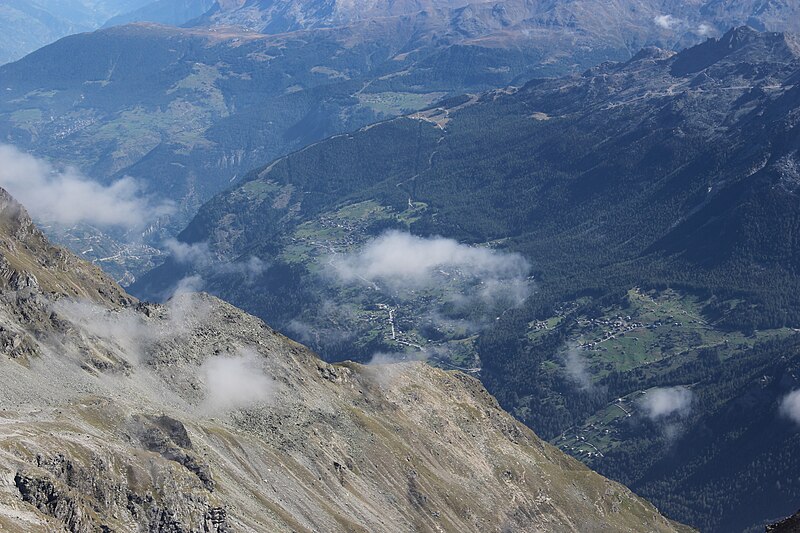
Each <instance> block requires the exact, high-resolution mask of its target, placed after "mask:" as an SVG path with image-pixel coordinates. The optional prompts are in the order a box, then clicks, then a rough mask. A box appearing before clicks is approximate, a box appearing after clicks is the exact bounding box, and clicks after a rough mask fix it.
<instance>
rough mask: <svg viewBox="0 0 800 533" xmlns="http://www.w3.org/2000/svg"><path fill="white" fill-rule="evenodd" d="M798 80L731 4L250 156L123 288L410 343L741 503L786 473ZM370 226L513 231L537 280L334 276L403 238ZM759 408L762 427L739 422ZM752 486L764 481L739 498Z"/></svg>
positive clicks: (747, 516)
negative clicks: (516, 284) (662, 32)
mask: <svg viewBox="0 0 800 533" xmlns="http://www.w3.org/2000/svg"><path fill="white" fill-rule="evenodd" d="M799 79H800V46H798V40H797V38H796V37H794V36H791V35H786V34H778V33H758V32H756V31H754V30H752V29H750V28H746V27H743V28H738V29H736V30H732V31H730V32H728V33H727V34H726V35H724V36H723V37H721V38H720V39H714V40H710V41H708V42H706V43H704V44H702V45H698V46H697V47H693V48H691V49H688V50H686V51H683V52H680V53H678V54H675V53H673V52H669V51H664V50H659V49H645V50H643V51H642V52H641V53H639V54H637V55H636V56H635V57H634V58H632V59H631V60H630V61H627V62H625V63H619V64H604V65H601V66H599V67H596V68H594V69H590V70H589V71H587V72H586V73H584V74H583V75H581V76H573V77H567V78H562V79H556V80H536V81H533V82H531V83H529V84H527V85H526V86H524V87H522V88H520V89H519V90H513V89H512V90H507V91H495V92H490V93H487V94H484V95H481V96H465V97H460V98H454V99H451V100H448V101H446V102H443V103H441V104H439V105H437V106H434V107H432V108H430V109H428V110H425V111H422V112H420V113H417V114H414V115H411V116H409V117H407V118H403V119H397V120H393V121H389V122H385V123H382V124H378V125H375V126H372V127H369V128H364V129H362V130H360V131H358V132H356V133H353V134H350V135H340V136H337V137H334V138H331V139H329V140H327V141H324V142H322V143H318V144H315V145H313V146H310V147H308V148H306V149H304V150H301V151H299V152H296V153H294V154H291V155H289V156H287V157H285V158H281V159H279V160H277V161H275V162H273V163H271V164H270V165H268V166H266V167H263V168H261V169H258V170H256V171H254V172H252V173H251V174H250V175H249V176H248V177H247V178H246V179H245V180H244V182H243V183H242V184H240V185H238V186H234V187H233V188H231V190H229V191H227V192H226V193H223V194H221V195H219V196H217V197H216V198H215V199H213V200H212V201H211V202H209V203H208V204H206V205H205V206H204V207H203V208H202V209H201V210H200V212H199V214H198V216H197V217H196V218H195V219H194V220H193V221H192V223H191V224H190V225H189V226H188V227H187V228H186V229H185V230H184V232H183V233H181V235H180V236H179V239H180V241H181V242H182V243H183V245H184V247H180V246H176V249H177V250H184V252H185V251H186V250H187V249H191V250H194V251H196V252H197V254H198V255H201V256H202V260H198V258H197V257H196V256H190V254H188V253H183V254H177V253H176V254H175V255H174V256H173V257H172V258H171V259H170V260H168V261H167V262H166V263H165V264H164V266H162V267H160V268H158V269H156V270H154V271H153V272H151V273H150V274H148V275H147V276H145V277H144V278H142V280H141V281H140V282H139V283H138V284H136V285H135V286H134V288H133V291H134V293H135V294H139V295H143V296H148V297H157V296H158V295H159V294H161V293H164V292H169V290H170V288H171V287H174V286H175V285H176V284H177V283H178V282H179V281H180V280H182V279H184V278H187V277H190V276H198V275H199V276H201V277H202V278H203V279H204V280H205V283H206V285H205V286H206V287H207V288H208V290H210V291H211V292H213V293H215V294H217V295H219V296H221V297H223V298H225V299H227V300H229V301H231V302H233V303H235V304H236V305H239V306H241V307H243V308H244V309H247V310H249V311H250V312H253V313H255V314H257V315H259V316H262V317H265V318H267V319H268V320H270V321H271V322H272V323H274V324H275V325H276V326H278V327H279V329H282V330H284V331H287V332H290V333H291V334H293V335H296V336H297V337H298V338H301V339H303V340H304V341H305V342H308V343H311V344H312V345H313V346H314V347H315V348H317V349H319V350H320V351H321V352H322V353H326V354H329V356H330V357H334V358H336V357H342V358H351V357H356V356H357V357H360V358H363V359H364V360H369V358H370V357H371V356H372V355H373V354H374V353H376V352H379V353H385V352H407V353H408V356H409V357H418V356H419V355H420V354H422V355H423V356H427V357H432V358H433V359H434V360H435V361H437V362H438V363H440V364H442V365H445V366H447V365H456V366H460V367H464V368H467V369H471V370H472V371H474V372H477V373H479V375H480V377H481V379H482V380H483V381H484V383H485V384H486V385H487V387H488V388H489V390H490V391H492V393H493V394H495V395H497V396H498V398H499V400H500V402H501V404H502V405H503V406H504V407H506V408H507V409H509V410H511V411H512V412H513V413H514V414H515V415H517V416H518V417H519V418H521V419H522V420H524V421H525V422H526V423H528V424H530V425H531V427H533V428H534V429H535V430H536V431H537V432H539V433H540V434H543V435H545V436H546V437H547V438H551V439H553V441H554V442H557V443H558V444H559V445H560V446H562V448H563V449H566V450H568V451H570V452H572V453H574V454H576V455H578V456H580V457H581V458H582V459H583V460H585V461H587V462H590V463H591V464H592V465H594V466H595V467H597V468H600V469H601V470H602V471H604V472H606V473H608V474H609V475H613V476H614V477H615V478H617V479H620V480H624V482H626V483H628V484H630V485H632V486H633V487H635V488H641V490H643V491H644V493H645V494H647V495H648V497H650V498H652V499H653V500H654V501H656V502H658V504H659V506H661V507H662V508H663V509H665V510H666V512H667V513H672V514H671V515H670V516H673V517H675V518H678V519H681V520H683V521H686V522H689V523H693V524H695V525H697V526H699V527H702V528H703V529H704V530H709V531H731V528H741V529H745V528H748V527H751V526H753V527H757V526H758V524H763V523H766V521H768V520H772V519H775V518H778V517H780V516H782V515H785V514H787V513H789V512H791V511H792V510H793V509H794V508H795V507H796V498H797V497H800V487H799V486H798V485H797V483H796V476H795V475H794V472H796V466H795V463H794V462H793V461H791V460H787V459H786V456H787V455H786V454H787V450H790V449H792V447H794V446H796V445H797V439H798V433H797V431H796V429H795V427H794V426H793V423H792V422H791V420H789V419H787V418H786V417H784V416H783V415H781V411H780V408H779V406H780V405H781V401H782V398H783V396H785V395H786V394H789V393H790V392H791V391H792V390H793V389H795V388H797V387H798V386H800V384H798V382H797V379H796V377H795V376H796V375H797V373H796V368H797V363H798V360H800V359H798V357H799V355H798V349H797V345H796V342H797V339H796V332H795V331H794V330H793V329H792V328H796V327H797V326H798V324H799V323H800V317H798V315H797V309H798V304H800V302H798V301H797V299H796V295H797V294H798V288H799V287H798V286H797V277H796V272H797V270H798V266H800V263H799V262H798V261H799V259H800V255H798V253H800V249H798V247H797V239H796V238H795V237H796V233H797V232H796V228H797V227H798V220H800V212H798V208H797V206H798V203H797V190H796V183H797V172H796V170H797V169H796V166H797V154H798V150H800V136H798V133H799V132H800V130H798V124H800V122H798V117H800V88H798V85H797V81H798V80H799ZM387 229H388V230H394V231H397V230H400V231H410V232H411V233H413V234H415V235H417V236H418V238H427V241H425V242H429V243H434V244H435V243H441V240H437V239H433V236H436V235H440V236H444V237H446V238H451V239H454V240H456V241H458V242H460V243H466V244H472V245H476V246H478V248H480V247H483V248H491V249H494V250H495V252H496V254H503V253H505V254H513V253H516V254H521V255H522V256H523V257H524V258H525V259H526V260H527V261H528V262H529V264H530V266H531V270H530V273H531V274H532V275H533V279H534V281H533V283H531V282H530V280H525V279H518V280H516V281H520V282H522V283H525V284H527V285H528V286H529V288H530V290H532V291H533V293H534V294H533V296H532V297H530V298H529V299H528V300H527V301H526V303H525V304H524V305H521V306H519V307H518V308H513V306H510V307H512V308H508V307H506V308H500V309H497V310H495V309H490V310H489V311H488V312H487V311H481V310H480V305H478V304H476V303H475V300H470V299H469V298H468V296H469V295H470V294H474V293H475V291H477V290H480V286H476V285H475V284H472V285H470V282H469V280H466V281H465V280H464V279H463V272H459V271H458V270H456V269H455V267H454V266H453V265H452V264H450V263H446V264H444V266H441V265H436V267H435V268H438V269H439V270H440V271H441V272H438V273H436V274H435V275H436V276H440V277H436V278H434V279H436V280H442V281H441V282H440V286H441V287H443V288H442V289H441V290H439V289H437V288H430V286H423V287H422V288H420V287H418V286H411V289H412V290H411V291H410V292H411V293H412V294H408V292H409V291H406V292H405V293H404V292H403V290H402V286H401V288H400V289H398V288H397V287H398V285H402V283H406V284H408V277H405V278H404V277H403V276H402V275H398V276H397V279H392V278H386V277H384V278H379V277H372V274H370V272H373V271H374V270H373V269H372V266H373V265H370V264H367V265H366V266H364V267H363V268H362V269H361V270H355V274H356V275H351V276H350V277H349V278H343V277H342V276H341V274H340V272H341V271H342V265H344V266H345V267H350V268H357V267H361V266H362V262H363V261H365V260H366V259H369V258H371V257H374V251H375V250H376V249H377V247H378V246H386V247H388V246H389V245H390V244H391V245H394V246H398V245H400V244H403V243H405V242H407V241H403V240H401V239H398V238H397V237H396V236H395V235H396V233H392V232H390V233H388V234H386V233H384V232H385V231H386V230H387ZM381 235H383V237H381ZM387 235H388V236H387ZM412 242H413V241H412ZM398 243H399V244H398ZM448 246H451V247H452V246H454V245H452V244H450V245H448ZM186 247H188V248H186ZM381 249H384V250H386V249H388V248H381ZM422 249H423V250H428V248H422ZM457 249H458V250H463V249H462V248H457ZM403 250H411V251H412V252H413V251H414V250H415V248H413V247H407V248H403ZM415 253H422V252H415ZM459 253H461V252H459ZM464 253H467V252H464ZM391 257H393V258H394V260H396V261H398V262H400V263H401V264H404V265H406V263H404V261H408V263H407V265H413V264H414V261H422V260H423V259H420V258H419V257H417V256H416V255H414V254H411V253H407V254H406V255H405V256H404V254H402V253H401V254H397V255H392V256H391ZM365 258H366V259H365ZM253 260H258V261H260V264H262V265H267V267H266V268H265V269H264V270H263V271H262V272H259V273H258V274H257V275H255V276H251V275H250V274H249V273H248V272H246V271H245V270H243V269H241V268H232V266H231V265H241V264H246V263H247V262H249V261H253ZM376 264H377V263H376ZM337 265H338V266H337ZM353 265H355V267H353ZM463 265H468V262H463V263H456V266H463ZM379 266H380V268H384V269H385V266H384V265H379ZM375 268H377V267H375ZM407 268H412V267H410V266H408V267H407ZM385 270H386V269H385ZM397 270H398V271H402V269H401V268H398V269H397ZM462 270H463V268H462ZM358 275H360V276H361V279H359V278H358V277H357V276H358ZM397 280H399V282H398V281H397ZM495 281H497V278H490V279H488V282H490V283H494V282H495ZM287 286H288V287H292V291H291V297H290V295H289V292H288V291H287V290H286V289H284V288H283V287H287ZM484 286H486V283H484ZM454 287H455V290H454V289H453V288H454ZM437 291H438V292H437ZM463 301H467V302H470V303H471V305H473V306H474V307H475V309H472V308H468V309H466V310H465V309H463V308H459V305H458V303H459V302H463ZM493 311H494V314H489V313H491V312H493ZM387 314H388V320H387V318H385V317H386V315H387ZM459 324H461V326H459ZM464 324H468V326H464ZM398 330H399V331H400V334H399V335H398V333H397V332H398ZM415 354H416V355H415ZM734 377H735V378H736V379H734ZM675 387H677V388H678V389H677V391H678V392H675V391H672V392H674V393H675V394H678V395H681V394H684V395H685V396H683V397H691V398H694V400H693V401H692V402H687V403H686V405H685V409H684V410H681V409H677V408H676V409H674V410H671V411H667V413H668V414H669V415H670V416H665V417H660V415H658V416H657V415H652V416H654V417H655V419H652V418H651V415H650V414H648V413H650V411H648V409H647V408H646V407H645V405H646V397H647V395H648V394H649V393H655V394H659V393H660V392H659V390H660V389H663V388H667V389H672V388H675ZM685 390H688V391H690V392H681V391H685ZM618 400H619V401H618ZM642 402H645V403H642ZM617 404H619V405H621V407H619V405H617ZM742 406H747V408H746V409H745V408H743V407H742ZM730 413H739V414H740V416H738V417H737V416H733V415H731V414H730ZM620 414H621V416H620ZM626 415H630V419H628V418H627V416H626ZM672 417H676V419H675V420H673V418H672ZM756 420H760V421H763V423H764V425H765V430H764V432H763V434H761V433H758V432H756V433H752V432H749V431H748V430H747V428H748V422H746V421H756ZM709 428H714V430H713V431H710V430H709ZM678 430H679V431H678ZM573 437H575V438H573ZM676 439H677V441H676ZM587 441H588V442H589V443H590V444H591V446H590V445H588V444H585V442H587ZM684 446H685V447H686V449H685V450H684V448H683V447H684ZM676 449H677V450H684V451H685V453H673V450H676ZM643 457H646V458H647V460H644V459H642V458H643ZM734 457H735V459H733V458H734ZM765 461H766V462H769V463H770V464H773V465H778V466H774V467H770V469H768V470H769V471H768V472H767V471H765V470H764V469H763V468H760V467H759V465H762V464H764V463H765ZM712 465H713V466H712ZM753 486H756V487H763V491H762V493H763V494H764V500H763V502H762V504H761V505H756V506H749V505H743V502H746V501H750V500H751V498H752V496H751V494H750V492H751V491H752V487H753ZM776 487H779V488H776ZM759 501H761V500H759Z"/></svg>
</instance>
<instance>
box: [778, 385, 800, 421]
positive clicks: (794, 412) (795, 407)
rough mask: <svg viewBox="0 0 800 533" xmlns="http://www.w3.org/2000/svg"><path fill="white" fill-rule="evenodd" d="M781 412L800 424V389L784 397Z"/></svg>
mask: <svg viewBox="0 0 800 533" xmlns="http://www.w3.org/2000/svg"><path fill="white" fill-rule="evenodd" d="M780 412H781V414H782V415H783V416H785V417H786V418H788V419H789V420H791V421H793V422H794V423H796V424H800V389H798V390H795V391H792V392H790V393H789V394H787V395H786V396H784V397H783V399H782V400H781V406H780Z"/></svg>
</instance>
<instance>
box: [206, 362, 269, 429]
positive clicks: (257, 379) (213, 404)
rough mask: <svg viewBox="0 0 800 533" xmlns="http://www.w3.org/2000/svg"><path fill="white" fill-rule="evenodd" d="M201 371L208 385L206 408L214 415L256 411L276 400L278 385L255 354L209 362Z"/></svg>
mask: <svg viewBox="0 0 800 533" xmlns="http://www.w3.org/2000/svg"><path fill="white" fill-rule="evenodd" d="M201 371H202V374H203V379H204V381H205V384H206V399H205V402H204V403H203V406H202V407H203V409H204V410H206V411H207V412H209V413H211V414H214V413H225V412H228V411H232V410H236V409H246V408H248V407H254V406H256V405H259V404H264V403H267V402H269V401H270V400H271V399H272V397H273V391H274V389H275V382H274V381H273V380H272V379H271V378H269V377H267V375H266V374H265V373H264V370H263V367H262V365H261V357H260V356H259V355H258V353H256V352H255V351H253V350H249V349H244V350H240V351H239V353H238V354H237V355H235V356H233V357H226V356H216V357H212V358H210V359H207V360H206V362H205V363H203V366H202V368H201Z"/></svg>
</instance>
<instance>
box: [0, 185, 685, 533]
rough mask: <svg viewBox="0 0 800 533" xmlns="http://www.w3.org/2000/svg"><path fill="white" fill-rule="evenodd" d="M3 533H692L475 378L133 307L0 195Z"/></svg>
mask: <svg viewBox="0 0 800 533" xmlns="http://www.w3.org/2000/svg"><path fill="white" fill-rule="evenodd" d="M0 218H2V220H3V224H2V226H1V227H0V234H1V235H2V248H1V249H0V251H1V252H2V262H3V270H2V273H3V275H2V286H0V313H2V315H3V327H2V330H1V331H0V335H2V340H3V342H2V357H0V375H2V380H3V383H4V386H3V388H2V392H0V405H2V415H0V421H2V423H0V433H1V434H2V446H0V471H2V472H3V479H4V480H7V482H4V483H3V484H2V486H0V526H2V529H3V530H4V531H11V532H16V531H20V532H23V531H33V530H36V531H43V530H47V531H56V530H59V531H60V530H64V531H72V532H89V531H100V530H114V531H142V530H147V531H153V532H166V531H170V532H189V531H212V532H220V531H231V530H237V531H289V530H292V531H321V530H324V531H354V530H357V531H367V530H371V531H375V530H381V531H407V530H409V529H414V530H417V531H441V530H447V531H486V530H495V529H501V528H509V529H513V530H518V531H521V530H533V529H537V530H538V529H547V530H548V531H574V530H576V529H581V530H582V531H607V530H608V529H609V528H610V529H612V530H614V531H641V530H642V529H643V528H644V529H647V530H648V531H659V532H661V531H663V532H673V531H688V529H687V528H684V527H682V526H679V525H677V524H673V523H671V522H669V521H667V520H666V519H664V518H663V517H661V516H660V515H659V514H658V512H657V511H656V510H655V508H654V507H652V506H651V505H650V504H648V503H647V502H645V501H643V500H641V499H640V498H638V497H636V496H635V495H633V494H632V493H631V492H630V491H628V490H627V489H625V488H624V487H622V486H620V485H618V484H616V483H613V482H611V481H608V480H606V479H604V478H602V477H601V476H599V475H597V474H595V473H593V472H591V471H590V470H589V469H587V468H586V467H584V466H583V465H581V464H580V463H579V462H577V461H575V460H574V459H571V458H568V457H567V456H566V455H564V454H563V453H562V452H560V451H558V450H557V449H556V448H554V447H552V446H550V445H548V444H545V443H544V442H542V441H541V440H539V439H538V438H537V437H536V436H535V435H534V434H533V433H532V432H531V431H530V430H528V429H526V428H525V427H523V426H522V425H521V424H520V423H518V422H516V421H515V420H513V419H512V418H511V417H510V416H509V415H508V414H507V413H505V412H503V411H502V410H501V409H500V408H499V406H498V405H497V403H496V402H495V401H494V399H493V398H492V397H491V396H489V394H488V393H487V392H486V391H485V390H484V389H483V388H482V387H481V386H480V384H479V383H478V382H477V381H476V380H475V379H473V378H470V377H467V376H465V375H463V374H460V373H457V372H444V371H441V370H437V369H434V368H432V367H430V366H427V365H424V364H421V363H411V364H403V365H380V364H375V365H371V366H362V365H358V364H355V363H345V364H340V365H330V364H327V363H324V362H322V361H321V360H319V359H318V358H317V357H316V356H315V355H314V354H312V353H311V352H310V351H308V350H307V349H306V348H304V347H303V346H301V345H299V344H296V343H294V342H292V341H290V340H288V339H286V338H285V337H283V336H281V335H280V334H278V333H276V332H274V331H273V330H272V329H270V328H269V327H268V326H266V325H265V324H264V323H263V322H261V321H260V320H258V319H256V318H254V317H252V316H249V315H247V314H245V313H244V312H242V311H240V310H238V309H236V308H234V307H232V306H230V305H228V304H225V303H223V302H221V301H219V300H217V299H215V298H213V297H210V296H207V295H201V294H189V293H183V294H180V295H176V297H175V298H174V299H173V300H171V301H170V302H169V303H167V304H166V305H153V304H143V303H139V302H137V301H136V300H135V299H133V298H131V297H130V296H128V295H126V294H125V293H124V292H123V291H122V289H120V287H119V286H117V285H116V284H115V283H114V282H113V281H111V280H109V279H108V278H107V277H105V275H103V274H102V273H101V272H100V271H99V270H98V269H97V268H96V267H93V266H91V265H90V264H88V263H85V262H83V261H81V260H79V259H77V258H75V257H74V256H72V255H71V254H69V253H68V252H66V251H64V250H63V249H59V248H55V247H53V246H51V245H50V244H49V243H48V242H47V241H46V239H45V238H44V236H43V235H42V233H41V232H40V231H39V230H38V229H37V228H36V227H35V226H33V225H32V223H31V220H30V218H29V216H28V215H27V213H26V212H25V211H24V209H23V208H22V207H21V206H20V205H19V204H17V203H16V202H14V201H13V199H11V198H10V197H9V196H8V194H7V193H6V192H5V191H0Z"/></svg>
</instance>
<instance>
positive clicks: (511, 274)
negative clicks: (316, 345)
mask: <svg viewBox="0 0 800 533" xmlns="http://www.w3.org/2000/svg"><path fill="white" fill-rule="evenodd" d="M330 264H331V265H332V266H333V268H334V272H335V274H336V275H337V276H338V278H339V279H340V280H341V281H344V282H357V281H362V282H366V283H368V284H371V285H373V286H376V285H378V284H382V285H385V286H386V287H387V288H388V289H389V290H392V291H409V290H419V289H424V288H429V287H431V286H433V285H434V284H437V285H442V284H443V283H444V282H446V281H448V280H452V279H456V278H457V279H460V280H462V281H464V282H466V283H468V284H471V285H472V288H471V290H469V291H468V293H469V294H462V296H467V297H469V298H470V299H471V298H472V297H473V296H475V295H477V296H478V297H479V298H480V299H481V300H482V301H483V302H485V303H489V304H498V303H501V302H502V303H505V304H507V305H519V304H521V303H522V302H523V301H524V300H525V298H527V297H528V295H529V291H530V287H529V283H528V280H527V275H528V272H529V270H530V265H529V264H528V262H527V261H526V260H525V259H524V258H523V257H522V256H521V255H519V254H512V253H505V252H500V251H496V250H491V249H488V248H479V247H475V246H468V245H465V244H460V243H459V242H457V241H455V240H453V239H446V238H443V237H432V238H422V237H416V236H413V235H411V234H409V233H404V232H400V231H390V232H387V233H385V234H383V235H381V236H380V237H377V238H375V239H373V240H371V241H370V242H368V243H367V244H366V245H365V246H364V247H363V248H362V249H361V251H360V252H358V253H355V254H350V255H347V256H345V257H343V258H342V257H340V256H336V257H333V258H332V259H331V261H330ZM465 292H467V291H465ZM452 296H453V297H454V298H455V299H458V296H459V295H458V294H452Z"/></svg>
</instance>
